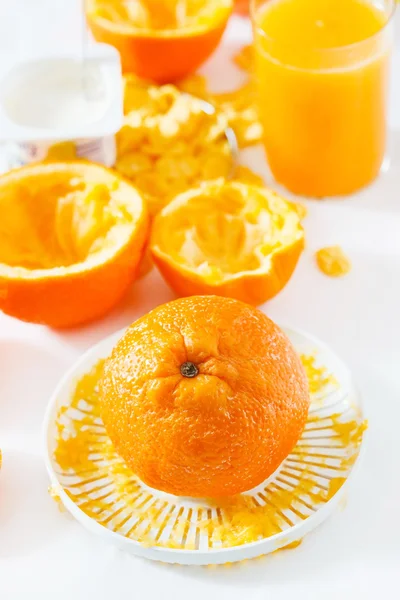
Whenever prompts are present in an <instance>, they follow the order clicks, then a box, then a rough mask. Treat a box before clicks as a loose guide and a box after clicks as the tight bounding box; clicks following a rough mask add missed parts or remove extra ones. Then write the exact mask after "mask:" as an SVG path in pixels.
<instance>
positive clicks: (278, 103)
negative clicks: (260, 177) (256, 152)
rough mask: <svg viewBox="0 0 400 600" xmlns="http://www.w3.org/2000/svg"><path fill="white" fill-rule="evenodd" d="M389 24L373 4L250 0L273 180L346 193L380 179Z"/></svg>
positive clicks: (316, 192)
mask: <svg viewBox="0 0 400 600" xmlns="http://www.w3.org/2000/svg"><path fill="white" fill-rule="evenodd" d="M386 4H387V5H388V6H389V4H390V2H389V1H388V2H387V3H386ZM389 18H390V15H388V14H387V13H386V12H385V11H384V10H381V9H380V7H379V6H378V5H377V4H376V3H372V2H371V1H369V0H265V1H262V0H255V9H254V29H255V46H256V77H257V83H258V93H259V112H260V118H261V121H262V124H263V128H264V143H265V148H266V153H267V158H268V161H269V164H270V167H271V170H272V172H273V174H274V176H275V178H276V179H277V180H278V181H279V182H281V183H283V184H284V185H285V186H286V187H287V188H289V189H290V190H291V191H293V192H294V193H298V194H304V195H308V196H315V197H322V196H332V195H338V194H348V193H352V192H354V191H355V190H357V189H359V188H360V187H362V186H364V185H366V184H368V183H369V182H371V181H372V180H373V179H374V178H375V177H376V175H377V174H378V172H379V170H380V167H381V165H382V161H383V158H384V153H385V145H386V100H387V97H386V96H387V79H388V67H389V52H390V44H389V41H390V35H389V34H390V30H389V27H385V25H386V24H387V21H388V19H389Z"/></svg>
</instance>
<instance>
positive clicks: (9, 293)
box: [0, 161, 148, 327]
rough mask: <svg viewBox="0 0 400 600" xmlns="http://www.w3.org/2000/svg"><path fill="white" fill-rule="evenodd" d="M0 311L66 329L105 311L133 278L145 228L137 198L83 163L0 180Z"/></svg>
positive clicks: (36, 168) (105, 172)
mask: <svg viewBox="0 0 400 600" xmlns="http://www.w3.org/2000/svg"><path fill="white" fill-rule="evenodd" d="M0 211H1V215H2V218H1V221H0V310H3V311H4V312H5V313H7V314H9V315H11V316H14V317H17V318H19V319H22V320H25V321H30V322H33V323H42V324H47V325H50V326H53V327H70V326H74V325H77V324H80V323H84V322H87V321H90V320H93V319H95V318H98V317H100V316H102V315H103V314H105V313H106V312H107V311H108V310H110V309H111V308H112V307H113V306H114V305H115V304H116V303H117V302H118V300H119V299H120V298H121V297H122V296H123V294H124V293H125V292H126V291H127V289H128V288H129V286H130V284H131V283H132V281H133V280H134V279H135V276H136V270H137V267H138V264H139V261H140V259H141V256H142V252H143V247H144V244H145V240H146V236H147V231H148V217H147V212H146V207H145V205H144V202H143V200H142V198H141V196H140V195H139V194H138V192H137V191H136V190H135V188H133V187H132V186H131V185H130V184H129V183H127V182H126V181H124V180H123V179H122V178H121V177H119V176H118V175H117V174H116V173H114V172H113V171H110V170H109V169H106V168H105V167H101V166H99V165H95V164H91V163H88V162H85V161H78V162H59V163H51V162H50V163H42V164H39V163H38V164H35V165H33V166H27V167H23V168H22V169H18V170H15V171H11V172H9V173H7V174H5V175H3V176H1V177H0Z"/></svg>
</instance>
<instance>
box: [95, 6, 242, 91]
mask: <svg viewBox="0 0 400 600" xmlns="http://www.w3.org/2000/svg"><path fill="white" fill-rule="evenodd" d="M140 4H142V5H143V7H144V5H147V4H148V5H149V7H147V10H148V13H149V14H152V15H153V17H154V15H155V16H157V14H159V13H160V5H161V4H163V3H160V2H158V7H156V8H153V9H152V7H151V6H150V5H151V4H154V1H152V2H150V0H146V2H144V0H142V2H140V3H139V2H137V3H136V5H140ZM175 4H177V3H175ZM179 4H181V5H183V6H184V7H186V10H188V7H187V5H193V7H192V8H193V11H192V12H193V14H192V15H191V16H190V17H189V18H183V23H182V24H181V25H179V23H177V24H175V23H174V24H171V23H170V22H169V21H168V19H167V17H168V15H167V14H165V15H164V13H167V11H166V10H164V11H161V12H163V15H164V16H165V25H164V27H162V22H161V19H160V18H159V19H158V21H157V23H149V24H146V19H144V22H143V23H141V22H140V21H141V19H140V18H137V19H136V17H137V16H138V15H136V14H135V15H133V14H132V10H131V11H129V10H128V8H129V3H127V2H126V3H124V2H115V1H113V0H87V3H86V16H87V21H88V25H89V27H90V29H91V31H92V33H93V36H94V37H95V39H96V40H97V41H99V42H104V43H107V44H111V45H112V46H114V47H115V48H117V50H118V51H119V53H120V55H121V61H122V70H123V72H124V73H134V74H135V75H137V76H138V77H141V78H143V79H150V80H152V81H156V82H157V83H170V82H173V81H177V80H179V79H182V78H184V77H186V76H187V75H189V73H193V72H194V71H195V70H196V69H197V68H198V67H199V66H200V65H201V64H202V63H203V62H204V61H205V60H207V58H209V56H210V55H211V54H212V53H213V51H214V50H215V48H216V47H217V45H218V43H219V41H220V39H221V37H222V34H223V33H224V30H225V27H226V25H227V22H228V19H229V16H230V14H231V12H232V4H233V3H232V0H204V2H202V3H200V2H199V1H198V0H197V1H196V2H193V1H192V2H189V1H188V0H185V1H184V2H180V3H179ZM131 5H132V3H131ZM198 6H200V10H199V9H198V8H197V9H196V7H198ZM139 8H140V7H139ZM143 10H145V8H143ZM142 12H143V11H142ZM139 16H140V15H139ZM153 20H154V18H153Z"/></svg>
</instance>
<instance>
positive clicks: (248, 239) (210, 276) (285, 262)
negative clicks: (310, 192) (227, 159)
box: [150, 181, 304, 305]
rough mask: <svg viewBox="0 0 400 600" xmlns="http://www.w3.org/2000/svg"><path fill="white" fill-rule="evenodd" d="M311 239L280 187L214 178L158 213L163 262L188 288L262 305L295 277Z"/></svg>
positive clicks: (171, 280) (157, 241)
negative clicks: (275, 189) (277, 189)
mask: <svg viewBox="0 0 400 600" xmlns="http://www.w3.org/2000/svg"><path fill="white" fill-rule="evenodd" d="M303 247H304V232H303V228H302V226H301V224H300V219H299V216H298V214H297V212H296V210H295V208H294V207H293V205H292V204H291V203H290V202H288V201H286V200H284V199H283V198H281V197H280V196H278V195H277V194H275V193H274V192H272V191H270V190H268V189H266V188H262V187H257V186H252V185H247V184H244V183H238V182H222V181H219V182H213V183H209V184H206V185H204V186H202V187H199V188H197V189H193V190H190V191H188V192H185V193H183V194H180V195H179V196H177V197H176V198H175V200H173V201H172V202H171V203H170V204H169V205H168V206H166V207H165V208H164V209H163V210H162V211H161V213H159V215H157V216H156V218H155V220H154V223H153V228H152V235H151V241H150V248H151V253H152V256H153V260H154V262H155V264H156V266H157V267H158V268H159V270H160V272H161V274H162V275H163V277H164V278H165V280H166V281H167V282H168V284H169V285H170V286H171V287H172V288H173V289H174V290H175V292H176V293H177V294H178V295H180V296H187V295H193V294H217V295H220V296H230V297H232V298H237V299H238V300H242V301H244V302H248V303H250V304H254V305H258V304H261V303H263V302H265V301H266V300H269V299H270V298H272V297H273V296H275V295H276V294H277V293H278V292H279V291H280V290H281V289H282V288H283V287H284V286H285V285H286V284H287V282H288V281H289V279H290V277H291V275H292V273H293V271H294V269H295V267H296V264H297V262H298V259H299V257H300V254H301V252H302V250H303Z"/></svg>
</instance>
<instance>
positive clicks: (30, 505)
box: [0, 0, 400, 600]
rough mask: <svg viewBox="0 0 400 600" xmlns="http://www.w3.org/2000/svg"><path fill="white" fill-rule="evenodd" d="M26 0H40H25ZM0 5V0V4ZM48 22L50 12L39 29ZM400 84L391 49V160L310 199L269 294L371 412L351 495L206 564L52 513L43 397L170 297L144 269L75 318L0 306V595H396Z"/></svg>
mask: <svg viewBox="0 0 400 600" xmlns="http://www.w3.org/2000/svg"><path fill="white" fill-rule="evenodd" d="M75 1H76V0H68V1H66V0H63V1H62V2H61V4H63V6H64V7H63V10H64V11H65V12H62V11H61V10H60V11H59V17H60V18H59V19H58V22H57V19H54V14H53V16H52V19H51V31H52V35H53V36H55V37H57V35H56V32H57V31H59V32H60V33H59V36H58V39H60V40H61V39H62V40H63V42H62V43H63V44H67V43H68V40H70V39H73V38H74V36H75V35H76V36H78V37H79V28H78V26H77V25H75V33H73V29H74V21H73V18H72V17H73V11H72V9H73V7H74V4H75ZM34 3H38V4H40V5H41V6H42V7H43V6H45V5H46V2H44V0H40V1H39V0H30V2H29V3H28V4H29V5H30V6H31V7H32V5H33V4H34ZM51 3H52V2H51V0H50V4H51ZM54 3H55V0H53V5H54ZM4 4H5V3H4V1H3V0H0V8H1V7H3V8H4ZM50 4H48V6H50ZM58 4H60V2H58ZM0 13H1V11H0ZM40 27H44V26H43V23H42V25H38V30H39V29H40ZM57 28H58V29H57ZM48 30H49V23H47V24H46V26H45V27H44V29H42V30H40V31H48ZM40 31H39V33H38V36H39V37H40ZM68 32H70V33H69V34H68ZM247 34H248V30H247V29H246V27H245V26H244V24H243V22H242V21H241V20H239V19H235V20H233V21H232V23H231V26H230V28H229V31H228V33H227V36H226V38H225V42H224V46H223V47H222V48H221V49H220V50H219V52H218V53H217V55H216V56H215V57H214V58H213V60H212V61H211V62H210V63H209V64H208V65H207V67H206V69H205V70H206V72H207V73H208V74H209V76H210V80H211V82H212V83H213V84H214V87H216V85H215V84H218V88H220V89H222V88H229V87H233V86H234V85H236V83H237V82H238V81H239V80H240V77H241V75H240V74H239V73H238V72H237V71H236V69H235V68H234V67H233V66H231V65H230V63H229V60H228V56H229V54H230V53H231V52H232V51H233V49H234V48H237V47H238V46H240V44H241V43H242V41H243V40H244V39H245V37H246V35H247ZM9 37H11V36H9ZM78 37H77V38H76V39H78ZM0 48H1V36H0ZM3 56H4V55H3ZM0 60H1V59H0ZM396 63H397V67H398V68H397V67H396ZM399 92H400V54H399V55H398V56H396V57H395V85H394V86H393V91H392V104H391V107H392V115H391V119H392V129H393V135H392V147H391V154H392V165H391V170H390V171H389V172H388V173H386V174H384V175H382V176H381V178H380V179H379V181H377V182H376V183H375V184H374V185H373V186H372V187H370V188H369V189H368V190H365V191H364V192H362V193H361V194H359V195H358V196H357V197H354V198H349V199H347V200H338V201H324V202H319V203H318V202H313V203H308V205H309V209H310V210H309V216H308V217H307V219H306V222H305V227H306V233H307V249H306V251H305V253H304V255H303V257H302V259H301V262H300V265H299V267H298V269H297V271H296V273H295V275H294V277H293V279H292V281H291V282H290V284H289V285H288V286H287V287H286V288H285V290H284V291H283V292H282V293H281V294H280V295H279V296H278V297H277V298H276V299H274V300H273V301H271V302H269V303H268V304H267V305H265V307H264V310H265V312H267V314H268V315H269V316H271V317H272V318H273V319H275V320H281V321H284V322H286V323H290V324H292V325H294V326H297V327H301V328H303V329H306V330H308V331H309V332H310V333H312V334H314V335H316V336H318V337H320V338H322V339H323V340H324V341H326V342H327V343H328V344H330V345H331V346H332V348H333V349H334V350H335V351H337V352H338V353H339V354H340V355H341V356H342V357H343V358H344V359H345V360H346V361H347V362H348V364H349V366H350V367H351V369H352V371H353V373H354V377H355V379H356V381H357V383H358V385H359V387H360V389H361V392H362V395H363V397H364V403H365V410H366V413H367V416H368V418H369V422H370V431H369V438H368V447H367V452H366V455H365V458H364V462H363V464H362V466H361V468H360V470H359V471H358V473H357V474H356V476H355V479H354V482H353V486H352V487H351V489H350V494H349V497H348V500H347V505H346V507H345V508H344V509H343V510H341V511H338V512H337V513H336V514H335V515H334V516H333V517H332V518H331V519H330V520H329V521H328V522H327V523H326V524H324V525H323V526H321V527H320V528H319V529H318V530H317V531H315V532H314V533H313V534H311V535H309V536H308V537H307V538H306V539H305V540H304V541H303V543H302V545H301V546H300V547H299V548H297V549H295V550H289V551H283V552H279V553H277V554H275V555H271V556H268V557H264V558H261V559H258V560H254V561H252V562H248V563H245V564H239V565H236V566H232V567H230V568H228V567H218V568H213V569H210V568H189V567H178V566H166V565H162V564H157V563H151V562H148V561H145V560H142V559H137V558H134V557H132V556H129V555H126V554H123V553H122V552H120V551H117V550H115V549H114V548H113V547H110V546H107V545H105V543H104V542H102V541H101V540H99V539H98V538H96V537H94V536H93V535H92V534H89V533H87V532H86V531H85V530H83V529H82V527H81V526H80V525H79V524H77V523H76V522H75V521H74V520H73V519H72V518H71V517H69V516H68V515H67V514H61V513H60V512H59V510H58V507H57V505H56V503H55V502H54V501H53V500H52V499H51V498H50V497H49V495H48V493H47V485H48V480H47V475H46V472H45V469H44V465H43V459H42V433H41V422H42V418H43V413H44V410H45V407H46V404H47V401H48V399H49V396H50V394H51V392H52V390H53V388H54V387H55V385H56V383H57V381H58V379H59V378H60V377H61V376H62V374H63V373H64V371H65V370H66V369H67V368H68V367H69V366H70V365H72V363H73V362H74V361H75V360H76V359H77V357H79V355H80V354H81V353H82V352H83V351H84V350H86V349H87V348H89V347H90V346H91V345H92V344H93V343H95V342H96V341H99V340H100V339H102V338H103V337H104V336H106V335H108V334H110V333H112V332H114V331H115V330H117V329H119V328H121V327H123V326H125V325H128V324H129V323H131V322H132V321H133V320H135V319H136V318H137V317H138V316H140V315H141V314H143V313H144V312H146V311H147V310H149V309H151V308H152V307H154V306H156V305H157V304H160V303H162V302H165V301H168V300H170V299H172V298H173V294H172V292H170V291H169V290H168V288H167V287H166V286H165V285H164V284H163V283H162V281H161V279H160V277H159V276H158V275H157V273H155V272H153V273H152V274H150V275H149V276H148V277H146V278H145V279H143V280H142V281H140V282H138V283H137V284H135V286H134V287H133V289H132V291H131V293H130V295H129V296H128V298H126V300H125V301H124V302H123V304H122V305H121V306H119V307H118V308H117V309H115V311H114V312H113V313H112V314H111V315H110V316H109V317H107V318H106V319H104V320H103V321H100V322H98V323H96V324H94V325H91V326H89V327H86V328H81V329H79V330H75V331H69V332H64V333H61V332H56V331H52V330H49V329H46V328H44V327H39V326H33V325H27V324H24V323H20V322H17V321H15V320H13V319H10V318H8V317H6V316H3V315H0V446H1V447H2V449H3V455H4V456H3V459H4V461H3V469H2V472H1V473H0V599H1V600H28V599H29V600H30V599H33V600H54V599H56V600H67V599H68V600H69V599H74V600H92V599H96V600H103V599H104V600H105V599H109V598H113V599H116V598H142V597H143V598H146V599H147V598H149V599H151V600H152V599H153V598H154V599H158V598H165V599H169V598H171V599H172V598H174V599H176V598H178V599H179V598H186V597H189V598H190V599H191V600H197V599H200V598H206V597H207V598H211V599H212V598H220V597H227V598H228V597H229V598H230V599H232V600H236V599H239V598H240V599H243V598H245V599H246V600H247V599H250V600H253V599H257V598H273V599H274V600H275V599H276V600H280V599H290V600H292V599H293V598H296V600H297V599H299V600H300V599H303V598H304V599H307V600H313V599H314V598H315V599H317V598H323V599H324V600H330V599H331V598H332V599H333V598H338V597H342V598H344V599H345V600H347V599H349V600H350V599H353V598H356V599H358V598H363V599H366V600H369V599H371V600H372V599H375V598H377V597H378V595H379V598H382V600H383V599H384V598H385V599H386V598H388V599H392V598H393V599H397V598H399V597H400V584H399V582H398V569H399V567H400V541H399V540H400V520H399V518H398V513H399V511H398V508H399V504H400V435H399V431H400V348H399V339H400V320H399V316H398V315H399V310H400V235H399V232H400V93H399ZM397 129H398V132H397V131H396V130H397ZM245 160H246V161H247V162H248V163H249V164H252V165H253V167H254V168H257V169H258V170H260V171H261V172H262V169H263V168H264V161H263V157H262V153H261V151H260V150H254V149H252V150H250V151H248V152H247V153H246V154H245ZM329 244H340V245H342V246H343V248H344V249H345V250H346V252H347V253H348V255H349V256H350V257H351V260H352V263H353V270H352V272H351V273H350V274H349V275H348V276H347V277H345V278H343V279H341V280H334V279H329V278H327V277H325V276H324V275H322V274H321V273H320V272H319V271H318V270H317V269H316V267H315V264H314V259H313V252H314V251H315V249H317V248H319V247H321V246H324V245H329Z"/></svg>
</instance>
